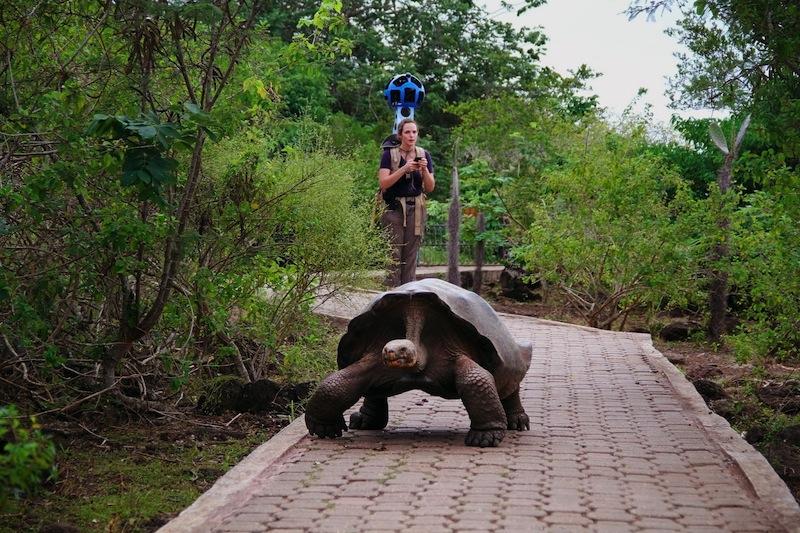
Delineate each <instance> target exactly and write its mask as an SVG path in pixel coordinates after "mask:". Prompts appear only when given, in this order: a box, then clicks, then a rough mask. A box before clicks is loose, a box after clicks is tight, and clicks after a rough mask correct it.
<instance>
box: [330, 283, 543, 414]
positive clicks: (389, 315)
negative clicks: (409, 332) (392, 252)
mask: <svg viewBox="0 0 800 533" xmlns="http://www.w3.org/2000/svg"><path fill="white" fill-rule="evenodd" d="M412 300H416V301H420V300H421V301H423V302H425V304H426V305H432V306H436V308H437V309H438V310H441V311H443V312H444V316H445V317H447V318H446V320H448V321H449V320H452V326H453V327H452V331H454V332H456V334H457V335H461V336H466V337H467V338H466V339H463V340H465V341H466V342H465V344H466V345H468V346H472V347H474V348H475V349H474V350H470V353H469V354H468V356H469V357H471V358H472V359H473V360H475V361H476V362H477V363H478V364H479V365H481V366H482V367H483V368H485V369H486V370H488V371H489V372H490V373H491V374H492V375H493V376H494V378H495V382H496V384H497V389H498V393H500V397H501V398H503V397H505V396H507V395H508V394H510V393H511V392H513V390H516V388H517V386H518V385H519V383H520V381H522V378H523V377H524V376H525V373H526V372H527V371H528V367H529V366H530V363H531V346H530V345H527V344H526V345H520V344H518V343H517V342H516V341H515V340H514V337H513V336H512V335H511V332H509V331H508V328H507V327H506V326H505V324H503V322H502V321H501V320H500V317H499V316H497V313H495V311H494V309H492V308H491V306H490V305H489V304H488V303H486V301H485V300H484V299H483V298H481V297H480V296H478V295H477V294H475V293H474V292H471V291H468V290H465V289H462V288H461V287H458V286H456V285H453V284H451V283H448V282H446V281H442V280H440V279H434V278H430V279H423V280H420V281H412V282H410V283H406V284H405V285H401V286H399V287H397V288H394V289H392V290H389V291H387V292H384V293H381V294H379V295H378V296H377V297H375V299H373V300H372V302H371V303H370V304H369V305H368V306H367V308H366V309H365V310H364V311H362V312H361V314H359V315H358V316H356V317H355V318H353V319H352V320H351V321H350V323H349V325H348V327H347V332H346V333H345V334H344V335H343V336H342V338H341V340H340V341H339V347H338V351H337V363H338V365H339V368H344V367H346V366H348V365H350V364H352V363H354V362H355V361H357V360H359V359H360V358H361V357H363V356H364V355H366V354H367V353H370V352H371V351H374V350H378V351H380V349H381V348H382V347H383V345H384V344H386V343H387V342H388V341H390V340H392V339H402V338H405V321H404V317H405V312H404V311H405V309H406V308H407V307H408V305H409V303H410V302H411V301H412ZM424 331H425V330H424V327H423V339H424V337H425V335H424ZM437 355H438V354H436V353H432V354H431V357H437Z"/></svg>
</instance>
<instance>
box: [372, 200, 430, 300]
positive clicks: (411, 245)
mask: <svg viewBox="0 0 800 533" xmlns="http://www.w3.org/2000/svg"><path fill="white" fill-rule="evenodd" d="M416 208H417V206H416V205H409V206H408V207H407V208H406V225H405V227H403V210H402V209H397V210H388V209H387V210H386V211H385V212H384V213H383V215H382V216H381V225H382V226H383V227H384V228H386V229H388V230H389V235H390V239H391V244H392V261H393V262H394V264H393V265H392V266H390V267H389V272H388V276H387V278H386V285H388V286H389V287H397V286H398V285H402V284H403V283H408V282H409V281H414V280H415V279H416V275H417V252H418V251H419V246H420V244H421V243H422V235H414V210H415V209H416ZM422 209H423V213H422V227H423V228H424V227H425V221H426V220H427V218H428V214H427V213H426V212H424V210H425V208H424V207H422Z"/></svg>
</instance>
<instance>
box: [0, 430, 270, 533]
mask: <svg viewBox="0 0 800 533" xmlns="http://www.w3.org/2000/svg"><path fill="white" fill-rule="evenodd" d="M148 430H149V431H148ZM152 430H153V428H152V427H150V426H148V425H134V426H133V427H132V428H130V429H128V430H127V431H115V432H110V433H107V434H105V437H106V438H107V439H108V443H110V444H111V446H110V447H109V445H108V444H106V445H105V446H100V445H99V444H100V442H99V441H98V439H96V438H95V439H94V441H92V440H91V439H92V437H91V436H89V435H88V434H87V438H81V439H79V441H73V442H71V443H65V444H64V445H62V446H60V449H59V451H58V455H57V457H58V464H59V469H60V471H61V480H60V481H58V482H57V483H56V484H55V486H54V487H51V488H50V490H45V491H43V492H42V493H40V494H39V495H38V496H35V497H33V498H29V499H28V500H20V501H16V502H11V508H10V512H8V513H7V514H5V515H4V516H0V531H2V532H16V531H20V530H39V529H41V528H42V527H43V526H45V525H52V524H62V525H63V524H68V525H71V526H73V527H74V528H76V529H77V530H79V531H107V532H111V533H115V532H138V531H153V530H155V529H156V528H157V527H158V526H160V525H162V524H163V523H164V522H165V521H166V520H167V519H168V518H170V517H171V516H173V515H175V514H177V513H178V512H180V511H181V510H182V509H184V508H185V507H187V506H188V505H190V504H191V503H192V502H193V501H194V500H195V499H197V497H198V496H199V495H200V494H202V492H204V491H205V490H206V489H208V488H209V487H210V486H211V485H212V484H213V483H214V481H215V480H216V479H217V478H218V477H219V476H221V475H222V474H224V473H225V472H226V471H227V470H228V469H230V468H231V467H232V466H233V465H235V464H236V463H237V462H238V461H240V460H241V459H242V458H243V457H244V456H246V455H247V454H248V453H249V452H250V451H252V450H253V449H254V448H255V447H256V446H258V445H259V444H261V443H262V442H264V441H265V440H266V439H267V438H269V436H270V435H271V433H272V431H265V430H261V431H254V432H252V433H250V434H248V435H245V436H244V437H243V438H241V439H231V440H225V441H223V442H206V441H204V440H202V439H200V438H198V437H197V436H195V435H193V434H192V433H190V432H189V433H186V432H184V431H183V430H180V431H173V430H168V431H166V432H164V433H162V435H164V436H162V437H161V439H163V438H166V440H161V439H159V438H155V437H156V435H153V434H152V433H153V432H152Z"/></svg>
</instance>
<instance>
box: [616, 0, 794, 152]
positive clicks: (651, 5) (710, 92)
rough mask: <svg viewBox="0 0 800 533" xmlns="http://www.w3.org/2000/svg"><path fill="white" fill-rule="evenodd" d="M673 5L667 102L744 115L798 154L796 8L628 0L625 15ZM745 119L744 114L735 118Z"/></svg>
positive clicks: (742, 0)
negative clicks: (676, 42)
mask: <svg viewBox="0 0 800 533" xmlns="http://www.w3.org/2000/svg"><path fill="white" fill-rule="evenodd" d="M673 7H677V8H678V9H680V10H681V12H682V14H683V19H682V20H681V21H680V22H679V24H678V27H677V28H675V29H673V30H672V31H671V33H672V34H674V35H676V36H677V37H678V38H679V39H680V41H681V43H682V44H684V45H686V47H687V48H688V49H689V53H685V54H680V55H679V56H678V63H677V64H678V74H677V76H676V77H675V78H674V79H673V80H672V84H671V85H672V95H673V102H674V104H675V105H676V106H681V107H710V108H715V109H725V110H727V109H732V110H733V111H734V113H742V112H743V111H746V112H751V113H752V115H753V121H754V123H756V124H763V127H764V128H765V129H766V132H767V133H768V137H769V139H770V141H771V142H772V143H773V144H774V145H776V146H778V147H779V149H780V150H781V151H783V152H785V153H786V154H787V156H788V157H789V158H791V159H792V160H793V161H794V162H793V164H797V160H798V158H799V157H800V133H799V132H800V60H798V57H800V55H798V54H799V53H800V9H798V7H797V5H796V2H791V1H786V0H755V1H750V0H635V1H633V2H632V4H631V7H630V8H629V10H628V12H629V14H630V15H631V16H636V15H638V14H640V13H643V12H644V13H648V14H650V15H651V16H655V15H656V14H657V13H658V12H659V10H663V9H670V8H673ZM742 114H744V113H742Z"/></svg>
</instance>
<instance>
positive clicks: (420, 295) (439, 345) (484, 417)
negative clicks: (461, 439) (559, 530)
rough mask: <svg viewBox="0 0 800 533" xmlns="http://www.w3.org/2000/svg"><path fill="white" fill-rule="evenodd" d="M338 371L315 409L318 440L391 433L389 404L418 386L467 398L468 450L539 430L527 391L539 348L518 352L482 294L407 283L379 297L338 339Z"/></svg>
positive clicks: (311, 414)
mask: <svg viewBox="0 0 800 533" xmlns="http://www.w3.org/2000/svg"><path fill="white" fill-rule="evenodd" d="M337 362H338V365H339V369H340V370H339V371H337V372H334V373H333V374H331V375H330V376H328V377H327V378H325V379H324V380H323V381H322V382H321V383H320V385H319V387H318V388H317V389H316V391H315V392H314V394H313V395H312V396H311V399H310V400H309V402H308V405H307V408H306V415H305V417H306V426H307V427H308V431H309V433H311V434H313V435H318V436H320V437H331V438H333V437H340V436H341V435H342V430H345V431H346V430H347V426H346V425H345V422H344V415H343V414H344V411H345V410H347V409H348V408H349V407H351V406H352V405H353V404H355V403H356V402H357V401H358V400H359V398H361V397H362V396H363V397H364V403H363V405H362V407H361V409H360V410H359V411H358V412H356V413H353V414H352V415H350V428H351V429H383V428H384V427H386V424H387V423H388V420H389V406H388V402H387V397H389V396H393V395H395V394H400V393H402V392H406V391H409V390H412V389H421V390H423V391H425V392H427V393H428V394H433V395H436V396H441V397H443V398H460V399H461V401H462V402H464V407H466V409H467V414H468V415H469V418H470V430H469V432H468V433H467V436H466V439H465V443H466V444H467V445H468V446H480V447H485V446H497V445H498V444H499V443H500V441H502V440H503V437H504V436H505V429H506V428H508V429H516V430H523V429H530V422H529V419H528V415H527V414H525V411H524V409H523V408H522V403H521V402H520V398H519V384H520V381H522V378H523V377H524V376H525V373H526V372H527V371H528V367H529V366H530V363H531V346H530V345H519V344H517V343H516V342H515V341H514V338H513V337H512V336H511V333H510V332H509V331H508V329H507V328H506V327H505V325H503V323H502V322H501V321H500V318H499V317H498V316H497V314H496V313H495V312H494V310H493V309H492V308H491V307H490V306H489V304H487V303H486V301H484V300H483V299H482V298H481V297H480V296H478V295H477V294H475V293H473V292H470V291H467V290H464V289H462V288H460V287H457V286H455V285H452V284H450V283H447V282H445V281H441V280H438V279H425V280H421V281H413V282H410V283H406V284H405V285H401V286H400V287H397V288H395V289H393V290H390V291H388V292H384V293H382V294H380V295H379V296H377V297H376V298H375V299H374V300H373V301H372V303H370V305H369V306H368V307H367V308H366V310H364V311H363V312H362V313H361V314H360V315H358V316H357V317H355V318H354V319H353V320H351V321H350V324H349V326H348V328H347V332H346V333H345V334H344V336H343V337H342V339H341V340H340V341H339V348H338V358H337Z"/></svg>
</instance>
